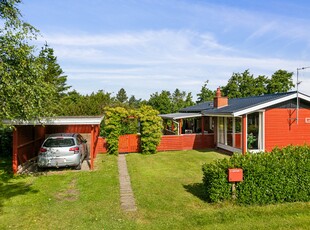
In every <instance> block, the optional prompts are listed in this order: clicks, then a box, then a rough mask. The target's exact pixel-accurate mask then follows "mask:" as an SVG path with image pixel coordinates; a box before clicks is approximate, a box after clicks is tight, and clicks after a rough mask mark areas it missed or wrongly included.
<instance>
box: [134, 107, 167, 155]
mask: <svg viewBox="0 0 310 230" xmlns="http://www.w3.org/2000/svg"><path fill="white" fill-rule="evenodd" d="M158 114H159V113H158V111H157V110H155V109H153V108H152V107H151V106H146V105H145V106H142V107H141V108H140V109H139V111H138V117H139V121H140V131H141V151H142V153H143V154H153V153H156V149H157V146H158V145H159V142H160V140H161V136H162V129H163V127H162V126H163V125H162V118H161V117H159V116H158Z"/></svg>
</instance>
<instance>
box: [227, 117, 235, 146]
mask: <svg viewBox="0 0 310 230" xmlns="http://www.w3.org/2000/svg"><path fill="white" fill-rule="evenodd" d="M233 119H234V118H232V117H227V118H226V122H227V135H226V138H227V143H226V144H227V145H229V146H233V135H234V132H233V126H234V124H233Z"/></svg>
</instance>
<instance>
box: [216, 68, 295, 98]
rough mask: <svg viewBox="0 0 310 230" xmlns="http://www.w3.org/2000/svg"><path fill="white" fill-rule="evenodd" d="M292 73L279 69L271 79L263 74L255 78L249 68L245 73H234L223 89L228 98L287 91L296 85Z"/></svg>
mask: <svg viewBox="0 0 310 230" xmlns="http://www.w3.org/2000/svg"><path fill="white" fill-rule="evenodd" d="M292 75H293V73H289V72H287V71H285V70H278V71H276V72H275V73H274V74H273V75H272V76H271V79H268V78H267V77H266V76H263V75H260V76H258V77H256V78H255V77H254V75H253V74H250V72H249V70H245V71H244V72H243V73H233V75H232V76H231V78H230V79H229V80H228V83H227V85H225V86H224V87H222V89H221V91H222V93H223V95H225V96H227V97H228V98H242V97H250V96H260V95H264V94H266V93H269V94H273V93H282V92H287V91H289V90H290V89H291V88H292V87H294V84H293V80H292Z"/></svg>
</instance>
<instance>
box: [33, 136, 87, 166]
mask: <svg viewBox="0 0 310 230" xmlns="http://www.w3.org/2000/svg"><path fill="white" fill-rule="evenodd" d="M86 142H87V141H86V140H85V139H84V138H83V137H82V136H81V135H80V134H78V133H56V134H52V135H50V136H49V137H48V138H46V139H45V141H44V142H43V144H42V146H41V148H40V151H39V155H38V166H39V167H40V168H47V167H57V168H58V167H68V166H70V167H75V169H78V170H79V169H81V165H82V162H83V160H84V159H85V158H86V157H87V156H88V147H87V144H86Z"/></svg>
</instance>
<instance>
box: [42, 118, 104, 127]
mask: <svg viewBox="0 0 310 230" xmlns="http://www.w3.org/2000/svg"><path fill="white" fill-rule="evenodd" d="M102 119H103V117H70V118H55V119H51V120H43V121H42V124H43V125H99V124H100V123H101V121H102Z"/></svg>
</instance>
